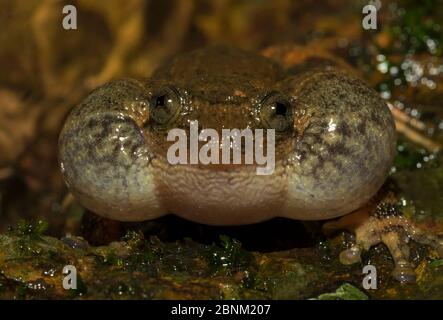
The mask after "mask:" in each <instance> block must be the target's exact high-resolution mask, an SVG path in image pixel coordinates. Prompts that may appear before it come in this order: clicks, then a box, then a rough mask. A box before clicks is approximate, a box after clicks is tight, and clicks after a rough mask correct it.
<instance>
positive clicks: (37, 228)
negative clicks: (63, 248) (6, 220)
mask: <svg viewBox="0 0 443 320" xmlns="http://www.w3.org/2000/svg"><path fill="white" fill-rule="evenodd" d="M48 226H49V225H48V223H47V222H46V221H43V220H38V221H34V222H29V221H26V220H20V221H19V222H18V224H17V226H16V228H10V229H9V231H10V232H12V233H14V234H15V235H17V236H18V237H22V238H26V237H29V238H32V239H38V238H41V236H43V234H44V233H45V232H46V230H47V229H48Z"/></svg>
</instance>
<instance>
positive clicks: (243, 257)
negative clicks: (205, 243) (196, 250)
mask: <svg viewBox="0 0 443 320" xmlns="http://www.w3.org/2000/svg"><path fill="white" fill-rule="evenodd" d="M241 246H242V245H241V242H240V241H238V240H236V239H230V238H229V237H228V236H225V235H221V236H220V246H217V245H215V244H213V245H212V246H210V248H209V250H208V252H207V254H206V255H205V258H206V261H207V263H208V265H209V268H210V270H211V271H212V272H213V273H227V274H232V273H233V271H234V270H239V269H242V268H245V267H247V266H249V265H250V264H251V263H252V260H253V257H252V255H251V253H249V252H248V251H246V250H243V249H242V247H241Z"/></svg>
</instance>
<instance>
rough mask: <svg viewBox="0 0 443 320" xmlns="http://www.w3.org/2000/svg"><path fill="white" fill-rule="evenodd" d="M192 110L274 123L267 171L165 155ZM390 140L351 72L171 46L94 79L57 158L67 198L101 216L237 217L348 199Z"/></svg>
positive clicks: (305, 212)
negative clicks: (166, 54)
mask: <svg viewBox="0 0 443 320" xmlns="http://www.w3.org/2000/svg"><path fill="white" fill-rule="evenodd" d="M194 120H197V121H198V124H199V129H214V130H215V131H216V132H217V133H218V135H219V137H221V136H222V129H231V130H232V129H239V130H242V129H245V128H249V129H251V131H252V132H254V131H255V129H273V130H275V170H274V172H273V173H272V174H271V175H267V176H258V175H257V171H256V167H257V165H255V164H254V165H243V164H242V165H232V164H229V165H212V164H209V165H201V164H198V165H191V164H185V165H171V164H170V163H168V161H167V153H168V149H169V148H170V146H171V144H172V143H173V142H171V141H167V136H168V133H169V132H170V131H171V129H181V130H184V132H186V136H187V138H190V123H191V121H194ZM265 143H266V140H265ZM394 143H395V138H394V130H393V123H392V118H391V116H390V113H389V110H388V109H387V107H386V106H385V105H384V104H383V102H382V101H381V100H380V99H379V98H378V96H377V94H376V93H375V92H374V91H372V90H371V89H368V88H367V87H366V86H365V85H364V84H363V83H362V82H361V81H359V80H356V79H352V78H349V77H347V76H345V75H342V74H340V73H339V72H336V71H335V70H333V69H323V71H316V72H305V73H303V74H300V75H291V74H290V73H287V72H286V71H285V70H284V69H283V68H282V67H281V66H279V65H278V64H276V63H275V62H273V61H272V60H270V59H267V58H264V57H262V56H259V55H254V54H251V53H248V52H244V51H241V50H235V49H229V48H220V47H212V48H209V49H206V50H198V51H194V52H191V53H189V54H185V55H182V56H180V57H177V58H176V59H174V60H173V61H171V62H170V63H169V64H167V65H165V66H164V67H162V68H160V69H158V70H157V71H156V72H155V73H154V74H153V75H152V77H151V78H150V79H148V80H145V81H142V82H140V81H136V80H119V81H113V82H110V83H108V84H106V85H104V86H102V87H100V88H98V89H97V90H95V91H94V92H93V93H92V94H91V95H90V96H89V97H88V98H86V99H85V101H83V103H82V104H80V105H79V106H77V107H76V108H75V109H74V110H73V111H72V113H71V115H70V116H69V118H68V119H67V121H66V123H65V126H64V129H63V131H62V133H61V136H60V163H61V166H62V170H63V172H64V176H65V179H66V181H67V184H68V186H69V187H70V190H71V191H72V192H73V193H74V195H75V196H76V197H77V199H79V200H80V202H81V203H82V204H83V205H85V206H86V207H88V208H89V209H91V210H93V211H95V212H97V213H99V214H102V215H104V216H106V217H109V218H114V219H118V220H146V219H151V218H154V217H157V216H161V215H163V214H166V213H168V212H173V213H176V214H179V215H182V216H184V217H186V218H189V219H191V220H196V221H199V222H204V223H208V224H242V223H251V222H256V221H261V220H265V219H268V218H271V217H273V216H278V215H282V216H288V217H291V218H297V219H321V218H328V217H331V216H336V215H340V214H344V213H348V212H350V211H351V210H354V209H356V208H358V206H360V205H361V204H362V203H363V202H365V201H367V200H368V198H369V197H370V196H372V195H373V194H374V193H375V192H376V191H377V189H378V188H379V187H380V186H381V184H382V183H383V181H384V179H385V177H386V175H387V172H388V170H389V167H390V165H391V163H392V156H393V150H394ZM188 151H189V150H188ZM188 156H189V152H188Z"/></svg>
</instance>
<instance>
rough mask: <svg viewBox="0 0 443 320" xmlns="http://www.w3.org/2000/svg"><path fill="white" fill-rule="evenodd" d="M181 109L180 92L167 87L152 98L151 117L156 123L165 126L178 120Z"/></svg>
mask: <svg viewBox="0 0 443 320" xmlns="http://www.w3.org/2000/svg"><path fill="white" fill-rule="evenodd" d="M180 108H181V101H180V96H179V93H178V91H177V90H176V89H175V88H172V87H166V88H163V89H161V90H160V91H158V92H156V93H155V94H154V95H153V96H152V101H151V111H150V116H151V119H152V120H153V121H154V122H155V123H157V124H159V125H165V124H168V123H169V122H171V121H172V120H174V119H175V118H176V116H177V115H178V113H179V111H180Z"/></svg>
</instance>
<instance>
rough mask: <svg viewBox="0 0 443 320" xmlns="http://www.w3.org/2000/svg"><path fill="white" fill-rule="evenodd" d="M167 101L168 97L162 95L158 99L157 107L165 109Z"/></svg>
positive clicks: (156, 101)
mask: <svg viewBox="0 0 443 320" xmlns="http://www.w3.org/2000/svg"><path fill="white" fill-rule="evenodd" d="M165 100H166V95H162V96H160V97H157V99H156V100H155V106H156V107H164V106H165Z"/></svg>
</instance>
